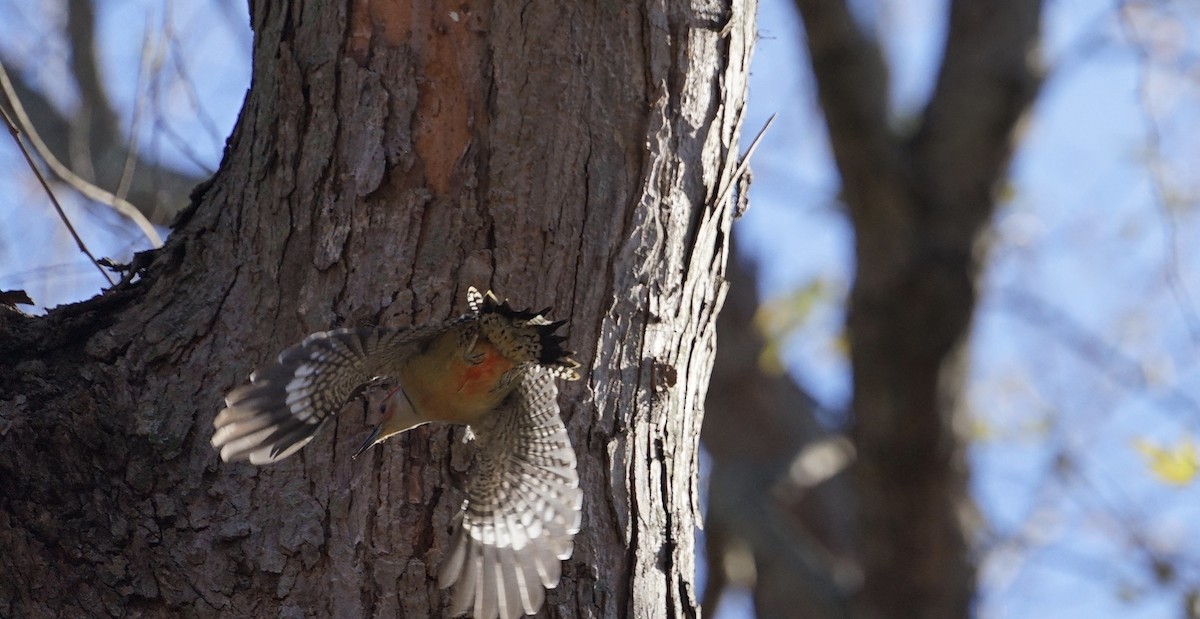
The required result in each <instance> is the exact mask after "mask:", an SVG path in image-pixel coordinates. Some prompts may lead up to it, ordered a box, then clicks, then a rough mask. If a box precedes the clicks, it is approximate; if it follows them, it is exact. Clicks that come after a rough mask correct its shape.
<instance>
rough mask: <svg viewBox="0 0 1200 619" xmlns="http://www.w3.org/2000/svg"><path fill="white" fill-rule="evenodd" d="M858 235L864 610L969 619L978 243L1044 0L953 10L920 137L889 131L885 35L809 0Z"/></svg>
mask: <svg viewBox="0 0 1200 619" xmlns="http://www.w3.org/2000/svg"><path fill="white" fill-rule="evenodd" d="M796 5H797V7H798V8H799V9H800V14H801V16H802V18H803V20H804V27H805V31H806V33H807V41H808V50H809V55H810V58H811V61H812V67H813V74H814V77H815V78H816V85H817V90H818V96H819V100H820V102H821V107H822V109H823V111H824V113H825V119H826V122H827V124H828V127H829V135H830V142H831V145H832V148H833V153H834V157H835V159H836V161H837V166H838V169H839V171H840V172H841V176H842V192H843V198H844V200H845V203H846V205H847V207H848V210H849V214H850V218H851V221H852V222H853V224H854V232H855V239H856V243H855V259H856V270H855V281H854V286H853V289H852V291H851V299H850V307H849V313H848V317H847V328H848V331H849V338H850V352H851V365H852V370H853V373H854V402H853V413H854V422H853V428H852V436H853V440H854V444H855V447H856V448H857V452H858V459H857V461H856V464H855V466H854V477H855V486H856V496H857V499H858V503H859V506H860V510H861V512H860V523H859V525H860V526H859V533H860V534H859V538H860V541H859V547H860V548H861V551H862V565H863V571H864V583H863V588H862V590H861V591H860V592H859V594H858V595H857V600H856V613H857V614H858V615H860V616H864V617H884V616H886V617H928V618H931V619H932V618H946V619H949V618H958V617H965V616H968V615H969V613H970V604H971V598H972V595H973V592H974V570H973V568H972V564H971V560H970V557H969V554H968V539H967V538H968V534H969V531H968V530H967V526H966V523H965V522H964V518H963V515H964V514H966V513H969V506H968V499H967V496H966V490H967V470H966V463H965V459H964V453H963V441H962V440H961V438H960V437H959V436H958V435H957V433H956V427H955V423H954V413H955V407H956V404H957V400H958V395H959V393H960V392H961V390H962V387H963V371H962V370H963V360H964V359H963V355H962V344H963V342H964V339H965V337H966V335H967V333H968V329H969V326H970V321H971V315H972V313H973V311H974V307H975V279H976V274H977V272H978V270H979V265H980V263H981V260H982V257H983V247H982V246H981V245H982V244H981V243H980V240H981V238H982V235H983V232H984V229H985V227H986V225H987V223H988V221H989V219H990V217H991V215H992V212H993V210H994V208H995V205H996V188H997V186H998V185H999V183H1000V181H1001V179H1002V177H1003V174H1004V172H1005V170H1006V167H1007V163H1008V160H1009V157H1010V154H1011V151H1012V143H1013V135H1014V128H1015V126H1016V124H1017V121H1018V119H1019V118H1020V117H1021V115H1022V114H1024V113H1025V111H1026V110H1027V109H1028V107H1029V105H1030V103H1031V102H1032V101H1033V98H1034V95H1035V94H1036V92H1037V86H1038V83H1039V79H1038V69H1037V67H1036V66H1035V64H1034V61H1035V57H1034V54H1033V52H1034V47H1035V45H1036V43H1037V37H1038V29H1039V23H1040V16H1041V2H1040V0H1019V1H1013V2H989V1H987V0H955V1H953V2H951V3H950V11H949V23H948V33H949V35H948V37H947V41H946V46H945V50H944V55H943V61H942V64H941V67H940V69H939V75H938V81H937V85H936V86H935V88H934V92H933V94H932V97H931V99H930V101H929V104H928V106H927V107H926V109H925V110H924V112H923V113H922V115H921V117H920V119H919V120H920V124H919V128H918V130H917V131H916V132H915V134H913V135H911V136H905V135H899V134H897V133H896V132H895V131H894V129H893V128H892V127H891V126H890V125H889V120H890V119H889V117H888V110H887V101H888V96H887V89H888V84H887V70H886V67H885V65H884V62H883V58H882V55H881V53H880V51H879V48H878V45H877V44H876V43H875V42H874V41H873V40H871V39H869V38H868V37H866V36H864V35H863V34H862V33H861V32H860V31H859V30H858V28H857V26H856V24H855V22H854V20H853V18H852V16H851V14H850V11H849V10H848V8H847V6H846V3H845V2H843V1H841V0H796Z"/></svg>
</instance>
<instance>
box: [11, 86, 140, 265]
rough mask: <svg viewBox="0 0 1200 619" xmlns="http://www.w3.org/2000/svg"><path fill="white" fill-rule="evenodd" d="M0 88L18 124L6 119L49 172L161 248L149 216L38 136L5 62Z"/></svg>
mask: <svg viewBox="0 0 1200 619" xmlns="http://www.w3.org/2000/svg"><path fill="white" fill-rule="evenodd" d="M0 89H3V91H4V94H5V96H6V97H7V98H8V104H9V106H10V107H11V108H12V111H13V114H14V115H15V116H16V120H17V123H16V124H12V122H11V119H10V118H8V114H7V113H5V120H6V121H9V122H10V124H11V125H12V130H13V131H18V129H17V127H18V126H19V127H20V129H21V130H23V131H24V132H25V137H26V139H28V140H29V143H30V145H31V146H33V149H34V150H35V151H37V153H38V155H39V156H40V157H41V158H42V160H43V161H45V162H46V165H47V166H49V167H50V171H52V172H54V175H55V176H57V177H58V178H59V179H60V180H62V181H63V182H65V183H67V184H69V185H71V186H72V187H74V188H75V189H76V190H77V191H79V193H81V194H83V195H84V196H85V197H87V198H88V199H90V200H95V201H96V202H99V203H101V204H107V205H109V206H111V207H112V208H114V209H116V211H117V212H118V213H120V214H122V215H124V216H125V217H128V218H129V219H130V220H132V221H133V222H134V223H135V224H137V226H138V228H139V229H141V231H142V234H144V235H145V236H146V238H147V239H149V241H150V244H151V245H152V246H153V247H155V248H158V247H162V237H160V236H159V235H158V231H157V230H155V229H154V226H153V225H151V224H150V221H149V220H147V219H146V216H145V215H142V213H141V211H139V210H138V209H137V207H135V206H134V205H132V204H130V203H129V202H128V201H126V200H122V199H120V198H118V197H117V196H115V195H113V194H111V193H109V192H107V191H105V190H104V189H102V188H100V187H97V186H95V185H93V184H92V183H89V182H88V181H86V180H84V179H83V178H80V177H79V176H78V175H77V174H75V173H74V172H72V171H71V170H70V169H69V168H67V166H65V165H63V164H62V162H60V161H59V160H58V158H56V157H55V156H54V154H53V153H51V152H50V149H49V148H48V147H47V146H46V143H45V142H43V141H42V138H41V137H40V136H39V135H38V133H37V130H36V129H34V127H33V123H32V122H30V120H29V116H28V115H26V114H25V108H24V107H23V106H22V105H21V100H20V99H19V98H17V93H16V90H14V89H13V85H12V82H11V81H10V80H9V78H8V72H7V71H5V70H4V64H3V63H0ZM39 178H40V177H39Z"/></svg>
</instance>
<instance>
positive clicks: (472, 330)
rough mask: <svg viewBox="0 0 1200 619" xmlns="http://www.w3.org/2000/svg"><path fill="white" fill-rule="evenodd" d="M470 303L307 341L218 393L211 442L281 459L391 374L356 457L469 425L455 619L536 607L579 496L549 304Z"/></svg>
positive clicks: (261, 459) (488, 298) (569, 371)
mask: <svg viewBox="0 0 1200 619" xmlns="http://www.w3.org/2000/svg"><path fill="white" fill-rule="evenodd" d="M467 301H468V303H469V304H470V306H471V313H469V314H466V315H464V316H461V317H459V318H457V319H453V320H450V321H447V322H444V323H442V324H438V325H430V326H423V327H414V328H408V329H390V328H384V327H365V328H357V329H337V330H334V331H326V332H324V333H315V334H313V335H310V336H308V338H306V339H305V340H304V341H303V342H302V343H300V344H298V345H296V346H293V347H291V348H289V349H287V350H285V351H284V352H283V353H282V354H281V355H279V361H278V363H275V364H274V365H271V366H270V367H268V368H266V369H264V370H262V371H260V372H257V373H255V374H252V375H251V376H250V383H249V384H247V385H244V386H241V387H238V388H237V389H234V390H233V391H231V392H230V393H229V395H228V396H226V398H225V405H226V408H225V409H223V410H222V411H221V412H220V413H219V414H218V415H217V418H216V420H215V421H214V422H213V424H214V426H215V427H216V431H215V432H214V434H213V437H212V444H213V447H215V448H216V449H218V450H219V451H220V453H221V459H222V460H225V461H226V462H232V461H237V460H249V461H250V462H251V463H253V464H269V463H272V462H276V461H279V460H282V459H283V458H286V457H288V456H290V455H292V454H293V453H295V452H296V451H297V450H299V449H300V448H301V447H303V446H304V445H305V444H306V443H308V442H309V441H310V440H312V438H313V435H314V434H315V433H316V432H317V430H319V429H320V428H321V426H322V425H324V424H325V422H326V421H328V420H329V419H330V418H331V417H333V416H334V415H335V414H336V413H337V412H338V411H339V410H341V408H342V406H343V405H344V404H345V402H346V399H347V398H348V397H349V396H350V395H351V394H352V393H353V392H354V391H355V390H356V389H357V388H358V387H360V386H361V385H363V384H365V383H368V382H370V381H372V380H373V379H375V378H377V377H388V378H391V379H393V380H394V381H396V383H397V384H398V387H397V388H396V389H395V390H394V391H393V392H392V393H391V394H390V395H389V396H388V398H387V399H386V400H385V404H384V408H385V414H384V418H383V421H381V422H380V423H379V425H378V426H376V427H375V429H374V431H373V432H372V433H371V435H370V436H368V437H367V440H366V441H365V442H364V443H363V445H362V447H361V448H360V449H359V450H358V453H359V454H361V453H362V452H363V451H366V449H367V448H369V447H371V446H372V445H375V444H376V443H380V442H382V441H384V440H386V439H387V438H389V437H391V436H393V435H395V434H398V433H400V432H403V431H405V430H408V429H410V428H415V427H416V426H419V425H422V424H425V423H429V422H432V421H442V422H449V423H458V424H466V425H467V426H468V429H469V431H470V434H472V435H473V436H474V437H475V440H476V442H477V444H478V446H479V450H478V452H477V454H476V456H475V461H474V463H473V464H472V468H471V472H470V474H469V475H468V479H467V483H466V486H467V487H466V499H465V500H464V501H463V505H462V510H461V511H460V512H459V513H458V515H456V516H455V517H454V520H453V527H454V532H453V534H452V537H451V542H450V548H449V551H448V553H447V555H446V557H445V559H444V561H443V564H442V566H441V569H440V570H439V574H438V584H439V586H441V587H442V588H446V587H450V586H454V587H455V591H454V594H453V600H452V602H451V611H452V612H453V613H454V614H455V615H456V616H458V615H462V614H465V613H468V612H469V613H471V614H472V615H473V616H474V617H475V618H476V619H494V618H496V617H500V618H501V619H510V618H513V617H519V616H520V615H522V614H528V615H532V614H534V613H536V612H537V611H538V609H539V608H541V606H542V603H543V602H544V601H545V597H546V592H545V589H544V588H548V589H552V588H554V587H556V586H558V581H559V576H560V573H561V570H562V565H561V561H562V560H564V559H567V558H569V557H570V556H571V551H572V548H573V539H574V537H575V534H576V533H577V532H578V531H579V522H580V512H581V509H582V505H583V493H582V492H581V491H580V489H579V475H578V474H577V473H576V471H575V463H576V461H575V452H574V450H573V449H572V448H571V443H570V440H569V439H568V438H567V431H566V427H565V426H564V425H563V421H562V418H561V417H559V411H558V402H557V396H558V388H557V387H556V386H555V383H554V379H555V378H562V379H565V380H577V379H578V378H579V375H578V374H577V373H576V368H578V367H579V364H578V363H577V362H576V361H575V360H574V359H572V358H571V355H572V354H573V353H571V352H570V351H567V350H565V349H564V348H563V346H562V345H563V342H564V341H565V339H566V338H565V337H563V336H560V335H555V331H557V330H558V329H559V327H561V326H562V325H564V324H565V323H566V321H565V320H563V321H559V322H550V321H549V320H547V319H546V318H545V317H544V316H543V314H544V313H546V312H547V311H549V310H548V309H547V310H542V312H540V313H538V312H531V311H523V310H515V309H513V308H512V307H511V306H510V305H509V304H508V302H507V301H505V302H503V303H501V302H500V301H499V300H497V298H496V296H495V295H493V294H492V293H491V292H490V291H489V292H488V293H487V294H480V293H479V291H478V290H476V289H475V288H470V289H469V290H468V292H467ZM355 455H356V456H357V455H358V454H355ZM543 587H544V588H543Z"/></svg>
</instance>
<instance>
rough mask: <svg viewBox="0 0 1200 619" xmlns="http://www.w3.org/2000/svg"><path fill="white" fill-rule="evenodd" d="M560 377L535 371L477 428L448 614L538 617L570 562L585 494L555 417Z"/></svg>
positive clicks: (446, 573) (445, 581) (443, 581)
mask: <svg viewBox="0 0 1200 619" xmlns="http://www.w3.org/2000/svg"><path fill="white" fill-rule="evenodd" d="M557 396H558V388H557V387H556V386H555V384H554V375H553V373H552V372H551V371H550V370H547V369H545V368H543V367H541V366H538V365H530V366H529V367H528V369H527V371H525V372H524V374H523V376H522V377H521V379H520V382H518V384H517V386H516V387H515V388H514V389H513V392H512V393H511V394H510V395H509V396H508V397H507V398H506V399H505V400H504V402H503V403H501V405H500V407H499V408H497V409H496V410H495V411H493V412H492V414H490V415H487V416H486V417H485V419H484V421H483V422H481V423H479V424H476V425H474V426H472V428H471V429H472V431H473V432H474V433H475V436H476V440H477V441H478V443H479V452H478V454H477V455H476V458H475V463H474V466H473V469H472V471H471V474H470V477H469V479H468V482H467V499H466V501H465V502H464V504H463V511H462V512H460V513H459V514H458V516H456V517H455V520H454V527H455V530H454V533H453V536H452V538H451V541H450V550H449V553H448V555H447V557H446V559H445V560H444V562H443V564H442V568H441V572H440V573H439V575H438V584H439V586H441V587H443V588H445V587H449V586H451V585H455V592H454V596H453V601H452V604H451V612H452V613H454V614H456V615H461V614H463V613H466V612H471V614H472V616H473V617H475V619H494V618H495V617H500V618H501V619H510V618H513V617H519V616H520V615H522V614H529V615H532V614H534V613H535V612H537V610H538V609H539V608H541V606H542V603H543V602H544V601H545V597H546V592H545V590H544V588H554V587H556V586H558V580H559V576H560V573H561V571H562V565H561V561H562V560H563V559H567V558H569V557H570V556H571V550H572V548H573V539H574V537H575V534H576V533H577V532H578V531H579V520H580V513H581V508H582V506H583V493H582V492H581V491H580V489H579V475H578V474H577V473H576V471H575V451H574V450H573V449H572V448H571V442H570V440H569V439H568V438H567V430H566V427H565V426H563V422H562V418H560V417H559V414H558V402H557V399H556V398H557Z"/></svg>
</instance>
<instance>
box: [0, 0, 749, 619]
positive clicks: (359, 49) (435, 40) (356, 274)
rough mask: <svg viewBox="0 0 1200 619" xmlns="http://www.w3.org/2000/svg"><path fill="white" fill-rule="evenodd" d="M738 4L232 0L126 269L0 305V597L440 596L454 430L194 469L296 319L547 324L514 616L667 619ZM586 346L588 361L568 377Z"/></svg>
mask: <svg viewBox="0 0 1200 619" xmlns="http://www.w3.org/2000/svg"><path fill="white" fill-rule="evenodd" d="M754 9H755V6H754V2H753V0H750V1H748V2H735V3H733V5H732V6H727V5H723V4H710V3H704V2H693V3H689V2H669V3H666V4H659V3H647V4H645V5H624V4H620V3H618V4H600V5H594V6H593V5H587V4H568V5H562V4H561V3H554V2H543V3H534V4H525V5H521V6H517V5H510V4H508V3H496V4H495V6H488V5H486V4H485V5H481V6H479V7H474V8H470V9H468V8H464V7H463V6H462V5H460V4H454V5H448V4H442V3H438V2H432V3H420V4H419V5H412V4H410V3H409V2H385V1H382V0H377V1H370V0H356V1H355V2H352V3H329V2H318V1H315V0H314V1H310V2H304V1H299V0H297V1H294V2H284V1H280V0H255V1H253V2H252V3H251V21H252V25H253V28H254V31H255V44H254V80H253V84H252V87H251V89H250V91H249V93H248V94H247V97H246V101H245V104H244V108H243V111H242V114H241V117H240V119H239V122H238V125H237V127H236V129H235V130H234V132H233V135H232V136H231V137H230V140H229V143H228V147H227V150H226V155H225V160H224V161H223V163H222V165H221V169H220V171H219V172H218V173H217V175H216V176H215V177H214V178H213V179H212V180H211V181H210V182H207V183H205V184H203V185H201V186H200V187H198V188H197V190H196V191H195V192H194V193H193V205H192V207H191V208H190V209H189V210H187V211H185V212H184V214H183V216H182V217H181V218H180V220H178V222H177V225H176V228H175V232H174V234H173V235H172V237H171V238H170V240H169V241H168V243H167V245H166V247H165V248H164V249H163V250H162V251H160V252H158V253H157V254H156V255H155V256H154V257H153V261H152V262H151V263H150V264H149V265H148V267H147V268H146V269H145V270H143V271H141V272H140V274H139V276H138V277H137V279H136V280H135V281H134V282H132V283H127V284H124V285H122V286H120V287H119V288H117V289H115V290H111V291H108V292H107V293H105V294H104V295H102V296H101V297H98V298H96V299H92V300H90V301H86V302H83V303H80V304H76V305H73V306H68V307H62V308H58V309H57V310H55V311H52V312H51V313H50V314H49V315H48V316H46V317H42V318H29V317H25V316H20V315H17V314H15V313H12V312H7V311H5V312H4V313H2V314H0V366H3V367H2V368H0V547H3V548H4V549H5V552H4V553H0V555H2V557H3V558H0V569H2V571H3V573H2V574H0V616H23V617H24V616H28V617H50V616H85V615H93V614H104V613H108V614H113V615H127V614H128V615H132V616H164V615H172V614H181V615H186V616H217V615H220V616H276V615H278V616H379V617H395V616H407V617H427V616H437V615H440V614H441V612H442V609H443V608H444V606H445V600H446V596H445V594H444V593H442V592H440V591H438V590H437V589H436V584H435V581H434V575H435V574H436V566H437V564H438V561H439V560H440V558H441V554H442V552H443V550H444V548H445V545H446V542H447V522H448V520H449V517H450V515H451V513H452V512H453V511H454V510H455V509H456V507H457V505H458V503H459V501H460V500H461V494H460V493H459V491H458V490H457V489H456V488H455V483H456V480H458V479H459V478H460V477H461V474H462V473H463V472H464V471H465V468H466V463H467V460H468V458H469V456H470V447H469V446H466V445H462V444H461V443H460V442H459V440H458V439H459V438H460V437H461V432H453V431H447V430H446V429H441V428H435V429H419V430H417V431H415V432H413V433H411V435H410V436H408V437H407V438H403V439H400V440H393V441H390V442H389V443H388V444H387V445H386V447H385V448H383V449H377V450H374V452H373V453H372V454H371V455H370V456H369V457H366V458H361V459H359V460H357V461H351V460H350V459H349V458H348V455H349V453H348V450H349V449H352V448H353V447H354V446H355V444H356V443H357V442H358V441H360V440H361V439H362V437H363V435H364V434H365V432H367V431H368V428H369V423H368V422H369V420H368V417H370V416H371V412H370V408H369V406H368V405H367V404H364V403H363V402H361V401H358V402H352V403H351V404H350V405H348V406H347V407H346V409H345V410H344V411H343V412H342V414H341V415H340V420H339V422H338V423H337V425H335V426H333V427H332V428H329V429H326V430H324V431H323V432H322V433H321V434H320V435H319V436H318V438H317V439H316V440H315V441H313V443H311V444H310V445H309V446H308V447H306V448H305V449H304V450H302V451H301V452H300V453H299V454H298V455H297V456H294V457H292V458H291V459H289V460H287V461H284V462H283V463H281V464H279V465H276V466H272V467H266V468H255V467H252V466H249V465H224V464H221V463H219V461H218V459H217V457H216V454H215V453H214V452H213V451H212V449H211V448H210V447H209V445H208V439H209V436H210V434H211V422H212V418H213V416H214V415H215V413H216V410H217V408H218V407H219V405H220V402H221V397H222V395H223V394H224V393H225V392H226V391H227V390H228V389H229V388H230V387H232V386H234V385H235V384H237V383H240V382H241V381H243V380H244V379H245V377H246V375H247V374H248V373H249V372H250V370H251V369H253V367H254V366H256V365H258V364H261V363H262V362H264V361H266V360H267V359H269V358H270V357H271V356H273V355H274V354H276V353H277V352H278V351H279V350H280V349H282V348H283V347H284V346H287V345H289V344H291V343H293V342H294V341H296V340H297V339H298V338H300V337H302V336H303V335H304V334H305V333H307V332H311V331H316V330H323V329H327V328H330V327H334V326H339V325H348V324H363V323H376V324H387V325H405V324H410V323H421V322H425V321H428V320H435V319H442V318H445V317H447V316H450V315H452V314H457V313H460V312H462V311H463V310H464V303H463V296H464V292H465V290H466V286H467V285H470V284H475V285H479V286H490V287H492V288H494V289H496V290H497V291H499V292H500V293H501V294H502V295H507V296H509V297H511V298H512V299H513V300H514V301H516V302H517V303H519V304H526V303H527V304H529V305H533V306H537V307H541V306H545V305H552V306H553V307H554V308H555V310H554V312H553V316H554V317H556V318H570V319H571V323H570V327H569V329H570V333H569V335H570V340H571V343H572V344H573V345H574V346H575V347H576V348H577V349H578V351H579V358H580V359H582V360H586V361H588V362H590V363H585V367H584V370H586V377H585V380H584V381H582V383H577V384H572V385H567V386H565V388H564V390H563V391H564V393H563V394H562V396H560V400H561V402H562V404H563V407H564V416H565V417H566V419H567V422H568V427H569V431H570V433H571V437H572V440H573V442H574V443H575V446H576V449H577V451H578V452H579V456H580V469H581V477H582V482H581V483H582V484H583V486H584V488H585V497H586V499H585V504H584V517H583V530H582V532H581V533H580V535H579V536H578V538H577V540H576V550H575V555H574V557H573V558H572V559H571V560H570V562H569V563H568V564H567V565H566V566H565V568H564V578H563V582H562V584H561V585H560V587H559V588H558V590H556V591H554V592H552V593H551V595H550V596H549V599H548V603H547V609H546V610H544V611H543V614H544V615H548V616H558V617H584V616H602V617H619V616H630V617H634V616H636V617H666V616H691V615H694V614H695V592H694V587H693V583H692V575H693V571H694V566H693V548H692V539H693V531H694V527H695V525H696V521H697V518H698V509H697V508H696V506H695V501H696V493H695V484H694V482H695V469H696V438H697V434H698V432H699V427H700V420H701V403H702V399H701V397H702V394H703V393H704V391H705V389H706V386H707V381H708V376H709V370H710V366H711V362H712V355H713V331H714V322H715V318H716V314H717V311H718V309H719V308H720V303H721V297H722V293H723V283H722V282H723V280H722V273H723V270H724V265H725V260H726V256H727V253H728V243H727V231H728V225H729V210H728V207H727V205H724V204H715V205H714V204H712V203H713V202H714V199H715V196H717V195H719V193H720V190H721V189H722V188H723V187H724V186H725V185H726V184H728V183H729V182H731V178H730V177H731V175H732V173H733V170H734V168H735V163H736V161H735V160H736V148H735V146H736V143H737V136H738V131H739V127H740V121H741V117H742V110H743V105H744V97H745V87H746V83H745V79H746V75H747V71H748V68H749V50H750V47H751V44H752V42H753V34H754V30H753V15H754ZM589 366H590V367H589Z"/></svg>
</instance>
